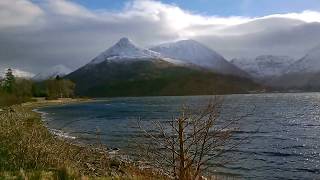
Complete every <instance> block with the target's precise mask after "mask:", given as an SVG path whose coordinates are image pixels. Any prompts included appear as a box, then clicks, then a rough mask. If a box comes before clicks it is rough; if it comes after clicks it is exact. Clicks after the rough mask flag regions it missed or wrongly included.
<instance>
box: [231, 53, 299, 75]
mask: <svg viewBox="0 0 320 180" xmlns="http://www.w3.org/2000/svg"><path fill="white" fill-rule="evenodd" d="M230 62H231V63H232V64H234V65H236V66H237V67H239V68H240V69H242V70H244V71H246V72H247V73H249V74H250V75H251V76H252V77H253V78H256V79H268V78H274V77H278V76H281V75H282V74H284V73H285V71H286V70H287V68H288V67H289V66H290V65H292V64H293V63H294V62H295V60H294V59H293V58H291V57H288V56H274V55H262V56H258V57H256V58H239V59H232V60H231V61H230Z"/></svg>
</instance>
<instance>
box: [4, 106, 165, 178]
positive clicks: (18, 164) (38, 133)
mask: <svg viewBox="0 0 320 180" xmlns="http://www.w3.org/2000/svg"><path fill="white" fill-rule="evenodd" d="M57 103H58V104H61V103H66V101H62V102H50V103H49V104H57ZM43 105H48V102H45V101H42V102H39V103H29V104H24V105H17V106H12V107H10V108H7V109H5V110H4V111H1V112H0V179H1V177H4V178H5V179H7V178H9V177H10V178H12V179H16V178H18V179H19V178H22V179H25V178H26V177H28V179H164V178H163V177H162V176H161V175H156V174H155V173H153V172H152V171H146V170H143V171H142V170H139V168H138V167H137V166H134V165H132V164H130V163H129V162H125V161H123V160H120V159H119V158H111V157H110V156H109V154H108V153H107V151H106V150H105V148H99V149H98V148H95V147H89V146H79V145H74V144H71V143H69V142H67V141H65V140H62V139H58V138H56V137H55V136H53V135H52V134H51V133H50V132H49V131H48V130H47V129H46V127H44V126H43V124H42V121H41V117H40V115H39V114H37V113H35V112H33V111H32V109H33V108H35V107H38V106H43Z"/></svg>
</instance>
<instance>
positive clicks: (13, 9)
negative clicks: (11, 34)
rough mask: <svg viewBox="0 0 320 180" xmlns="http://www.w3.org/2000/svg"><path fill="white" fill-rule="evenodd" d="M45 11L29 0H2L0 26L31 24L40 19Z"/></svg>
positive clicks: (0, 4) (0, 3) (0, 2)
mask: <svg viewBox="0 0 320 180" xmlns="http://www.w3.org/2000/svg"><path fill="white" fill-rule="evenodd" d="M43 13H44V12H43V11H42V9H41V8H40V7H38V6H37V5H35V4H33V3H32V2H30V1H28V0H1V1H0V28H6V27H16V26H25V25H30V24H32V23H34V22H37V21H39V20H40V18H41V17H42V15H43Z"/></svg>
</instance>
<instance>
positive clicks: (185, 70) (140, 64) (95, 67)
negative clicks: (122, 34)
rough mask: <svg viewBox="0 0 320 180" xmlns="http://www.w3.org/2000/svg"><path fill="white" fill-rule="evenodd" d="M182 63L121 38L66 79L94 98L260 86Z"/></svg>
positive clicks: (231, 90)
mask: <svg viewBox="0 0 320 180" xmlns="http://www.w3.org/2000/svg"><path fill="white" fill-rule="evenodd" d="M173 62H178V63H173ZM180 62H181V60H180V59H173V58H168V57H164V56H163V55H162V54H161V53H157V52H154V51H152V50H147V49H143V48H140V47H138V46H136V45H134V44H133V42H131V41H130V40H129V39H127V38H122V39H121V40H120V41H119V42H118V43H116V44H115V45H114V46H112V47H111V48H109V49H108V50H106V51H105V52H103V53H101V54H100V55H99V56H97V57H96V58H94V59H93V60H92V61H91V62H90V63H88V64H87V65H85V66H83V67H82V68H80V69H78V70H76V71H75V72H72V73H71V74H69V75H67V76H66V78H68V79H71V80H72V81H74V82H75V83H76V84H77V86H76V93H77V94H78V95H83V96H91V97H106V96H157V95H204V94H228V93H246V92H248V91H250V90H256V89H258V88H259V86H258V85H257V84H255V83H253V82H252V81H251V80H249V79H247V78H245V77H236V76H231V75H223V74H218V73H216V72H213V71H210V70H208V69H205V68H203V67H201V66H197V65H195V64H193V65H190V64H185V63H180Z"/></svg>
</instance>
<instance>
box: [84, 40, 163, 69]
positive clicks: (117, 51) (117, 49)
mask: <svg viewBox="0 0 320 180" xmlns="http://www.w3.org/2000/svg"><path fill="white" fill-rule="evenodd" d="M160 57H161V56H160V54H159V53H156V52H153V51H150V50H147V49H143V48H140V47H138V46H136V45H135V44H134V43H133V42H132V41H131V40H129V39H128V38H121V39H120V40H119V41H118V42H117V43H116V44H115V45H114V46H112V47H111V48H109V49H107V50H106V51H104V52H103V53H101V54H100V55H99V56H97V57H96V58H94V59H93V60H92V61H91V62H90V63H89V64H99V63H101V62H104V61H106V60H119V61H121V60H126V61H127V60H135V59H140V60H141V59H159V58H160Z"/></svg>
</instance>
